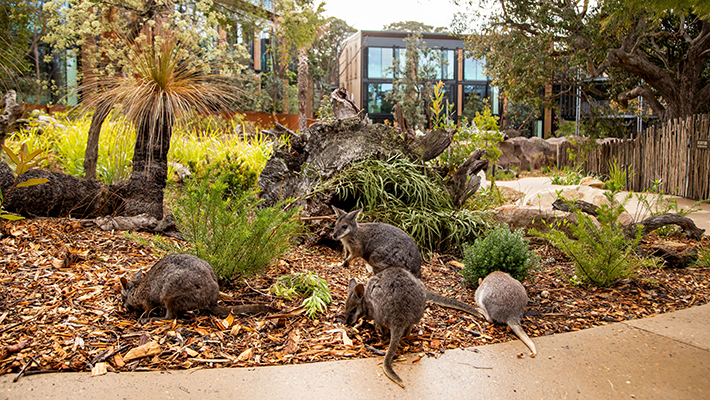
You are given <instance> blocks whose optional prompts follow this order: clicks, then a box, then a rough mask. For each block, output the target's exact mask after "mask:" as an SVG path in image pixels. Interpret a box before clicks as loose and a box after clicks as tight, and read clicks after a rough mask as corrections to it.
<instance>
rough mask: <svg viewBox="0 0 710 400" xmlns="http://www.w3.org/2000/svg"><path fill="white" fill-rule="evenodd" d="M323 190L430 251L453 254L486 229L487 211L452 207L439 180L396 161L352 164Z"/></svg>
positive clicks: (369, 161)
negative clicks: (392, 226)
mask: <svg viewBox="0 0 710 400" xmlns="http://www.w3.org/2000/svg"><path fill="white" fill-rule="evenodd" d="M322 186H324V187H327V188H334V189H335V191H336V195H337V196H338V198H339V200H340V201H341V202H354V203H355V206H354V207H352V208H353V209H355V208H361V207H362V208H363V209H364V211H365V216H366V218H370V219H372V220H375V221H378V222H385V223H388V224H392V225H395V226H398V227H400V228H402V229H403V230H404V231H405V232H407V233H409V234H410V235H411V236H412V237H413V238H414V240H415V241H416V242H417V244H418V245H419V246H420V247H423V248H427V249H430V250H432V249H441V248H447V249H449V250H451V249H455V248H457V247H458V246H459V245H460V244H461V243H463V242H464V241H467V240H469V241H470V240H474V239H475V238H476V237H477V236H478V234H479V233H480V232H481V231H482V230H483V229H485V228H486V227H487V219H486V218H487V217H486V215H485V214H484V213H483V212H480V211H472V210H466V209H462V210H457V209H455V208H454V206H453V203H452V201H451V196H450V195H449V192H448V191H447V190H446V189H445V188H444V185H443V183H442V181H441V178H440V177H439V176H438V175H436V174H430V173H428V170H427V169H426V167H425V166H424V165H421V164H415V163H412V162H410V161H407V160H403V159H400V158H396V157H395V158H391V159H389V160H387V161H381V160H366V161H363V162H360V163H357V164H354V165H352V166H351V167H350V168H348V169H347V170H345V171H343V172H341V173H340V174H338V175H336V176H335V177H334V178H333V179H331V180H329V181H326V182H324V183H323V184H322ZM319 190H321V188H320V187H318V188H315V189H314V191H315V192H317V191H319Z"/></svg>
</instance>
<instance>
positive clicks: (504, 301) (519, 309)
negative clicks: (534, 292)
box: [476, 271, 537, 357]
mask: <svg viewBox="0 0 710 400" xmlns="http://www.w3.org/2000/svg"><path fill="white" fill-rule="evenodd" d="M476 303H477V304H478V306H479V307H480V308H481V312H482V313H483V315H485V317H486V319H487V320H488V321H489V322H494V323H498V324H508V326H509V327H510V329H512V330H513V332H515V334H516V335H517V336H518V337H519V338H520V340H522V341H523V343H525V345H527V346H528V348H530V351H532V355H533V357H534V356H535V355H536V354H537V351H536V350H535V343H533V341H532V340H530V337H529V336H528V335H527V334H526V333H525V331H524V330H523V327H522V326H520V320H521V319H522V318H523V314H524V313H525V307H526V305H527V303H528V295H527V293H526V292H525V287H523V284H522V283H520V282H519V281H518V280H517V279H514V278H513V277H512V276H510V275H508V274H506V273H505V272H501V271H493V272H491V273H490V274H489V275H488V276H487V277H486V278H485V279H483V281H482V282H481V281H480V280H479V284H478V289H476Z"/></svg>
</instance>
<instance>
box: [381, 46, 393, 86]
mask: <svg viewBox="0 0 710 400" xmlns="http://www.w3.org/2000/svg"><path fill="white" fill-rule="evenodd" d="M393 57H394V51H393V49H392V48H391V47H390V48H383V49H382V78H388V79H389V78H392V58H393Z"/></svg>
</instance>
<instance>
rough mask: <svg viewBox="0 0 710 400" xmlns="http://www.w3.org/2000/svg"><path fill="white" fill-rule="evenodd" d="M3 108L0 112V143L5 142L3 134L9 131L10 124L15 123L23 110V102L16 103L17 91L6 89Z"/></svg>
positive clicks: (5, 134)
mask: <svg viewBox="0 0 710 400" xmlns="http://www.w3.org/2000/svg"><path fill="white" fill-rule="evenodd" d="M4 103H5V109H4V110H3V111H2V114H0V145H3V144H5V136H7V134H8V133H9V132H10V128H11V127H12V124H14V123H15V121H17V120H18V119H19V118H20V117H21V116H22V112H23V111H24V110H25V105H24V104H17V93H15V91H14V90H8V91H7V93H5V99H4Z"/></svg>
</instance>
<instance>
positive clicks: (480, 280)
mask: <svg viewBox="0 0 710 400" xmlns="http://www.w3.org/2000/svg"><path fill="white" fill-rule="evenodd" d="M481 282H483V279H481V278H478V286H481Z"/></svg>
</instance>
